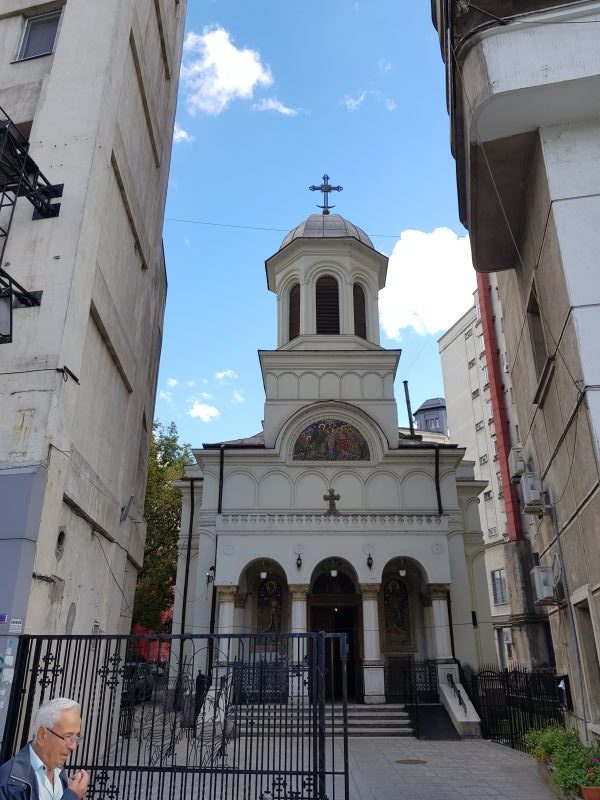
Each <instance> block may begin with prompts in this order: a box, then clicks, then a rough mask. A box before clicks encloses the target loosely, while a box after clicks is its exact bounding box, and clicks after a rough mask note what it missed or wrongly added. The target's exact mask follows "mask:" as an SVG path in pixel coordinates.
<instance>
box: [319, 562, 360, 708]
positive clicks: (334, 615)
mask: <svg viewBox="0 0 600 800" xmlns="http://www.w3.org/2000/svg"><path fill="white" fill-rule="evenodd" d="M308 619H309V630H311V631H325V632H326V633H343V634H346V641H347V644H348V650H347V688H348V697H349V698H350V699H354V700H357V699H360V697H361V696H362V676H361V674H360V667H359V665H360V660H361V655H362V642H361V631H362V614H361V597H360V592H359V583H358V576H357V574H356V571H355V569H354V567H353V566H352V564H350V562H349V561H347V560H345V559H343V558H336V557H333V558H326V559H323V560H322V561H320V562H319V563H318V564H317V566H316V567H315V569H314V570H313V573H312V576H311V581H310V586H309V594H308ZM341 670H342V665H341V658H340V653H339V650H338V647H337V643H332V642H331V641H330V642H329V647H328V651H327V654H326V683H327V686H326V688H327V692H328V694H329V695H330V696H332V697H334V698H336V699H339V698H340V697H341V686H342V683H341Z"/></svg>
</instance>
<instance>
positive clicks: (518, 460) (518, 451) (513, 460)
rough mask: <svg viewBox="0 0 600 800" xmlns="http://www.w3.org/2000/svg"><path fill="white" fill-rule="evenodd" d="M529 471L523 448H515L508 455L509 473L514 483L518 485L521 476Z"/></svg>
mask: <svg viewBox="0 0 600 800" xmlns="http://www.w3.org/2000/svg"><path fill="white" fill-rule="evenodd" d="M526 469H527V464H526V463H525V457H524V455H523V448H522V447H513V448H512V450H511V451H510V453H509V454H508V471H509V472H510V479H511V481H512V482H513V483H518V482H519V479H520V478H521V475H522V474H523V473H524V472H525V470H526Z"/></svg>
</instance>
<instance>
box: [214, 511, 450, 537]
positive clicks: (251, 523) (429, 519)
mask: <svg viewBox="0 0 600 800" xmlns="http://www.w3.org/2000/svg"><path fill="white" fill-rule="evenodd" d="M217 527H218V528H219V530H221V531H234V530H248V529H251V530H256V529H260V530H263V531H269V530H273V529H276V530H280V531H290V530H299V529H302V530H303V531H335V530H345V531H364V532H367V531H368V532H375V531H403V530H405V531H415V530H422V531H425V532H428V533H429V532H436V533H442V532H444V533H445V532H447V531H448V517H447V516H445V515H439V514H385V513H370V512H369V513H359V514H344V513H340V514H339V515H331V516H326V515H325V514H316V513H310V512H308V513H296V514H287V513H277V512H273V513H264V512H262V513H254V514H252V513H229V514H220V515H219V516H218V517H217Z"/></svg>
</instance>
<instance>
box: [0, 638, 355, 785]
mask: <svg viewBox="0 0 600 800" xmlns="http://www.w3.org/2000/svg"><path fill="white" fill-rule="evenodd" d="M334 662H335V663H334ZM333 668H334V669H335V673H336V685H337V689H338V690H339V691H336V692H335V693H332V692H331V691H328V690H327V676H328V674H330V673H331V670H332V669H333ZM334 694H335V699H336V700H337V701H338V704H337V705H336V713H335V714H334V713H333V698H334ZM57 696H66V697H71V698H73V699H76V700H78V701H79V703H80V704H81V708H82V718H83V727H82V739H81V742H80V744H79V746H78V749H77V750H76V751H75V753H74V755H73V757H72V761H73V763H72V764H71V765H70V766H69V769H71V768H72V769H79V768H84V769H86V770H88V771H89V772H90V774H91V781H90V789H89V790H88V794H87V797H89V798H90V799H91V800H96V799H98V800H100V798H102V800H129V798H131V800H133V799H134V798H135V799H136V800H137V798H140V797H144V798H149V800H154V798H156V799H157V800H158V798H160V800H166V798H169V799H171V798H173V800H175V798H177V799H179V798H181V797H202V798H204V800H213V799H214V800H216V798H219V799H221V798H227V800H242V799H243V800H266V798H273V800H326V799H327V800H341V798H344V800H348V741H347V715H346V702H347V688H346V645H345V636H344V634H324V633H314V634H313V633H310V634H288V635H286V634H282V635H276V636H259V635H256V636H252V635H240V636H237V635H231V636H220V635H212V636H209V635H198V636H184V637H180V636H169V637H150V638H149V637H136V636H63V637H55V636H21V637H19V643H18V650H17V655H16V662H15V669H14V675H13V684H12V691H11V696H10V702H9V709H8V714H7V722H6V726H5V731H4V736H3V740H2V754H1V756H2V761H4V760H6V759H8V758H10V757H11V756H12V755H14V753H16V752H17V751H18V750H19V749H20V748H21V747H23V746H24V745H25V744H26V743H27V742H28V741H29V739H30V737H31V734H32V729H33V722H34V714H35V710H36V709H37V707H38V706H39V705H40V704H41V703H43V702H45V701H47V700H49V699H50V698H52V697H57ZM340 708H341V709H342V711H343V713H342V714H341V715H340V714H339V710H340ZM326 720H327V722H326Z"/></svg>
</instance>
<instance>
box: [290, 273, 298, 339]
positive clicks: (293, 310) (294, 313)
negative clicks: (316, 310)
mask: <svg viewBox="0 0 600 800" xmlns="http://www.w3.org/2000/svg"><path fill="white" fill-rule="evenodd" d="M288 333H289V337H288V338H289V341H290V342H291V341H292V339H295V338H296V336H300V284H299V283H295V284H294V285H293V286H292V288H291V289H290V308H289V325H288Z"/></svg>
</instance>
